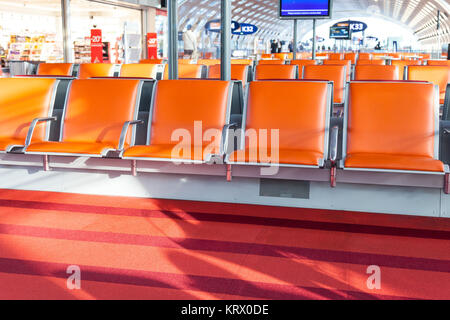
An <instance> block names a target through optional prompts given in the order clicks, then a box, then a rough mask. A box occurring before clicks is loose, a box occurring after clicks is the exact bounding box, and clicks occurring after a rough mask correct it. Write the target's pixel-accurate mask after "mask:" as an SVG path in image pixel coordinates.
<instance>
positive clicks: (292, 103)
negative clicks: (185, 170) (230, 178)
mask: <svg viewBox="0 0 450 320" xmlns="http://www.w3.org/2000/svg"><path fill="white" fill-rule="evenodd" d="M310 67H312V66H310ZM330 92H331V84H329V83H328V82H325V81H324V82H306V81H305V82H297V81H260V82H252V83H250V87H249V93H248V95H249V96H248V105H247V113H246V122H245V123H246V128H245V133H246V141H245V146H244V147H243V148H242V150H238V151H236V152H234V153H232V154H231V155H230V157H229V159H228V160H227V161H228V162H229V163H242V164H255V165H257V164H269V163H271V164H280V165H295V166H308V167H321V166H323V164H324V160H326V159H327V157H328V151H327V150H328V131H327V128H328V122H329V116H330V105H331V101H329V95H330ZM262 130H265V131H264V132H267V133H268V134H269V135H270V137H267V139H266V138H262V137H259V136H258V135H259V134H261V132H263V131H262ZM273 130H277V131H275V132H278V136H279V143H278V144H277V145H276V147H277V148H276V149H272V143H273V141H274V139H276V138H274V136H273V134H275V133H274V132H273ZM262 141H266V142H267V144H265V143H264V142H262ZM275 141H276V140H275ZM277 154H278V155H277Z"/></svg>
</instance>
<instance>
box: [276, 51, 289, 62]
mask: <svg viewBox="0 0 450 320" xmlns="http://www.w3.org/2000/svg"><path fill="white" fill-rule="evenodd" d="M273 57H274V58H275V59H280V60H287V59H288V58H289V54H288V53H285V52H282V53H274V55H273Z"/></svg>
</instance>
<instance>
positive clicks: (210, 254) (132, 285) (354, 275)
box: [0, 190, 450, 299]
mask: <svg viewBox="0 0 450 320" xmlns="http://www.w3.org/2000/svg"><path fill="white" fill-rule="evenodd" d="M72 265H75V266H79V267H80V270H81V289H79V290H69V289H68V288H67V278H68V277H69V276H70V274H68V273H67V268H68V267H69V266H72ZM372 265H375V266H379V268H380V271H381V273H380V275H381V279H380V284H381V289H370V288H369V287H368V285H367V282H368V278H369V277H370V276H371V274H370V272H369V273H368V267H369V266H372ZM405 298H411V299H450V221H449V219H436V218H421V217H410V216H394V215H381V214H367V213H355V212H337V211H326V210H312V209H294V208H278V207H268V206H256V205H237V204H223V203H206V202H191V201H174V200H156V199H135V198H120V197H105V196H88V195H78V194H64V193H48V192H30V191H14V190H0V299H405Z"/></svg>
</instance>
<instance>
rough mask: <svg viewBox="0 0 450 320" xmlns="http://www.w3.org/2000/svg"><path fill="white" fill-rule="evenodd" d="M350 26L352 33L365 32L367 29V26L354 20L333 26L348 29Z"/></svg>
mask: <svg viewBox="0 0 450 320" xmlns="http://www.w3.org/2000/svg"><path fill="white" fill-rule="evenodd" d="M349 24H350V29H351V30H352V33H356V32H363V31H365V30H366V29H367V24H365V23H364V22H361V21H353V20H347V21H342V22H338V23H336V24H334V25H333V27H346V26H348V25H349Z"/></svg>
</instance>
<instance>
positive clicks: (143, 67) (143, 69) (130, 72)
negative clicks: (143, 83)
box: [120, 63, 158, 79]
mask: <svg viewBox="0 0 450 320" xmlns="http://www.w3.org/2000/svg"><path fill="white" fill-rule="evenodd" d="M157 66H158V65H157V64H144V63H136V64H123V65H122V67H121V69H120V76H121V77H127V78H153V79H156V71H157Z"/></svg>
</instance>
